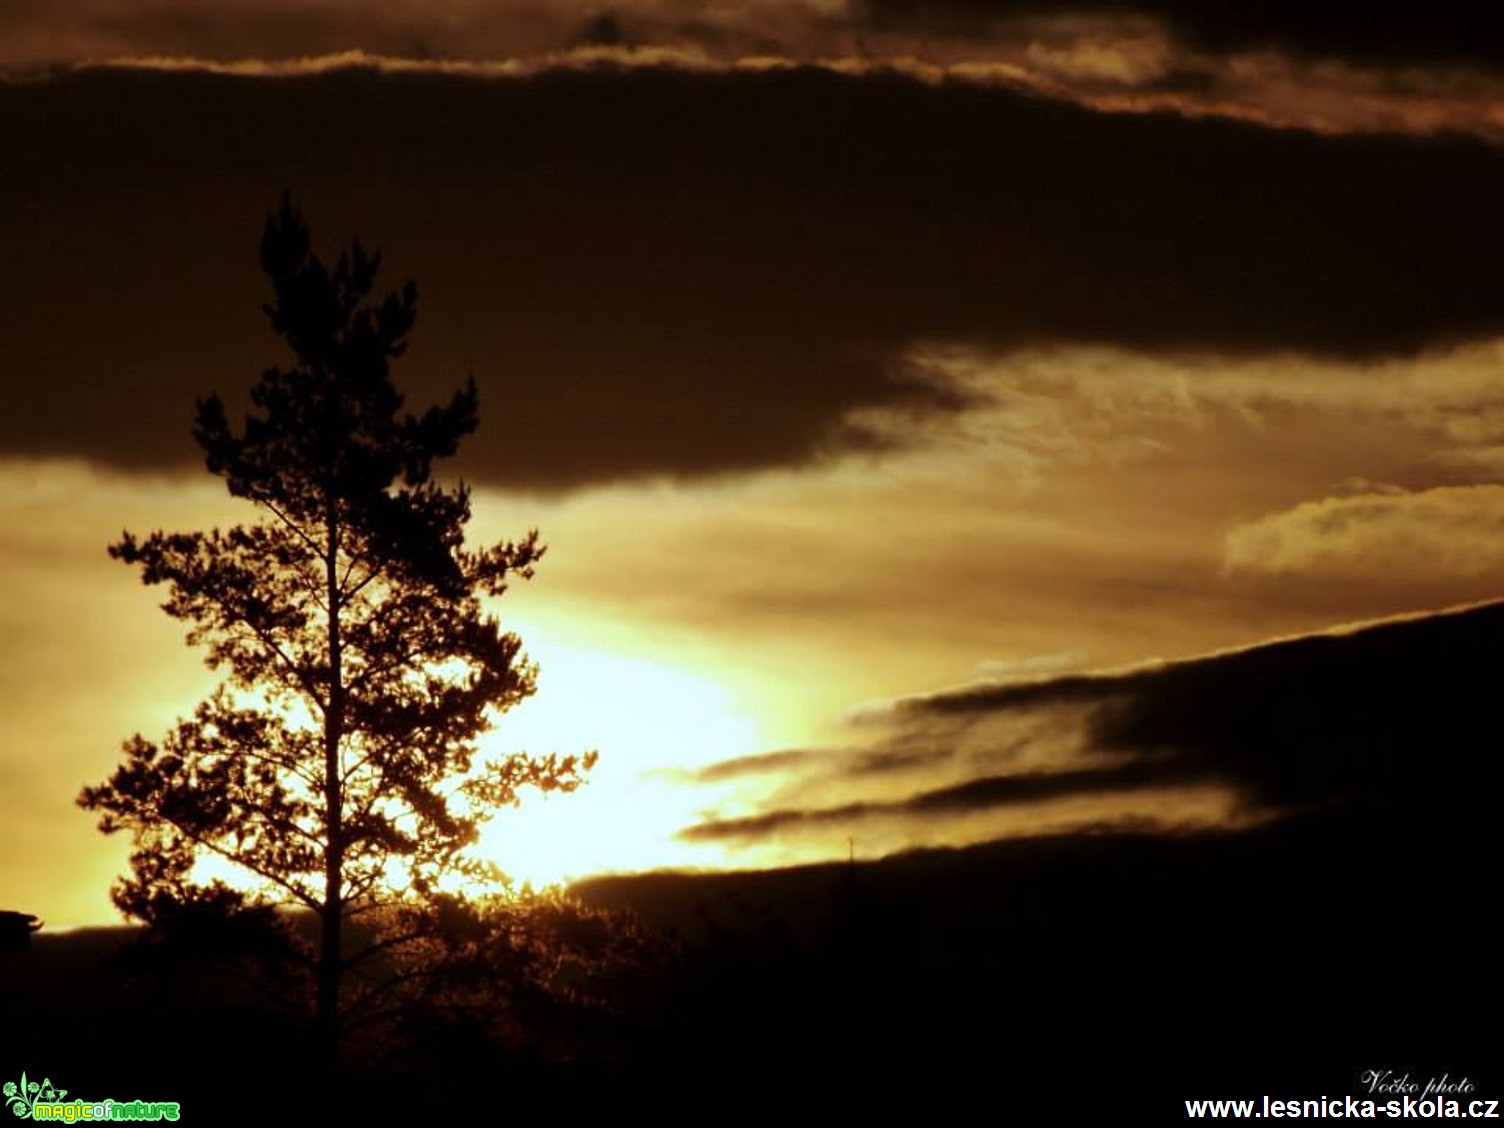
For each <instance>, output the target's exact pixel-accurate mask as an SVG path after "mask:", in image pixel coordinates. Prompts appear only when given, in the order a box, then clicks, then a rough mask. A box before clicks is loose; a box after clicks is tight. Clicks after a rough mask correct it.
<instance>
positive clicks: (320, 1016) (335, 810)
mask: <svg viewBox="0 0 1504 1128" xmlns="http://www.w3.org/2000/svg"><path fill="white" fill-rule="evenodd" d="M325 532H326V534H327V542H326V543H327V555H326V557H325V561H324V563H325V572H326V579H327V584H328V587H327V595H328V608H329V691H328V695H327V708H326V709H325V711H324V821H325V825H324V833H325V838H326V842H325V852H324V907H323V913H322V920H321V921H320V922H319V923H320V930H319V931H320V940H321V942H320V946H319V962H318V1012H317V1015H316V1022H317V1026H318V1036H319V1041H320V1048H321V1051H322V1053H323V1054H324V1056H325V1061H326V1063H327V1064H328V1065H330V1066H333V1065H334V1064H335V1062H336V1058H337V1055H338V1050H339V1035H340V1029H339V1026H340V1022H339V1003H340V998H339V996H340V990H339V988H340V975H341V972H342V971H343V958H344V957H343V945H342V943H341V926H342V925H343V923H344V904H343V899H344V889H343V877H344V840H343V837H344V834H343V816H344V811H343V800H344V789H343V787H342V784H341V780H340V760H339V745H340V741H341V740H342V739H343V737H344V719H345V718H344V710H345V694H344V677H343V673H342V671H341V661H340V630H339V626H340V624H339V612H340V607H339V594H340V593H339V526H338V514H337V512H336V510H335V502H334V498H333V496H332V494H331V496H330V498H329V501H328V506H327V510H326V517H325Z"/></svg>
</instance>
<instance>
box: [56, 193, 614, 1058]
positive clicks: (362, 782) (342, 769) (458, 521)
mask: <svg viewBox="0 0 1504 1128" xmlns="http://www.w3.org/2000/svg"><path fill="white" fill-rule="evenodd" d="M260 257H261V266H262V268H263V269H264V271H265V272H266V274H267V276H268V277H269V279H270V281H271V284H272V288H273V292H274V299H273V301H272V302H271V304H269V305H268V306H266V307H265V309H266V313H267V315H268V317H269V318H270V320H271V326H272V329H273V330H274V331H275V332H276V333H277V334H278V335H279V336H280V337H282V338H283V339H284V340H285V341H286V343H287V344H288V345H289V346H290V348H291V352H292V360H291V363H290V364H289V365H287V366H285V367H273V368H270V369H268V370H267V371H266V372H265V373H264V374H263V375H262V377H261V379H260V381H259V382H258V383H257V384H256V385H255V386H254V387H253V389H252V391H251V403H252V410H251V412H250V414H249V415H248V416H247V417H246V419H245V422H244V425H243V427H242V428H240V429H238V430H237V429H236V428H235V427H234V426H232V425H231V423H230V421H229V419H228V417H227V413H226V409H225V405H224V403H223V402H222V401H221V400H220V398H219V397H218V396H217V395H210V396H209V397H207V398H206V399H203V400H201V401H199V403H198V406H197V416H196V426H195V428H194V435H195V438H196V439H197V441H198V443H199V445H200V447H202V448H203V451H204V453H205V455H206V460H207V465H208V468H209V470H210V471H212V472H213V473H215V474H217V475H219V476H220V477H222V478H223V479H224V480H225V483H226V485H227V486H228V488H229V491H230V493H231V494H232V495H233V496H235V497H238V498H243V499H245V500H247V501H249V502H251V503H253V504H254V505H255V507H256V509H257V510H258V511H259V514H260V520H259V521H258V522H257V523H254V524H248V525H240V526H236V527H234V528H231V529H229V530H227V531H223V532H222V531H220V530H218V529H214V530H212V531H209V532H190V533H163V532H155V533H152V534H151V535H150V536H148V537H146V538H145V539H144V540H141V539H138V538H137V537H136V536H134V535H132V534H131V533H125V534H124V535H123V536H122V537H121V539H120V540H119V541H118V542H117V543H115V544H113V545H111V546H110V554H111V555H112V556H114V557H116V558H118V559H120V560H123V561H125V562H127V563H129V564H132V565H136V566H139V568H140V570H141V576H142V579H143V580H144V582H145V583H147V584H164V585H166V586H167V588H168V591H169V595H168V598H167V600H166V602H165V603H164V604H163V608H164V610H166V611H167V613H168V614H169V615H171V616H173V617H174V618H177V619H181V620H183V621H185V622H187V623H188V624H190V629H189V632H188V636H187V638H188V642H189V643H190V645H203V646H205V647H206V648H207V656H206V661H207V663H208V664H209V666H210V667H211V668H214V669H218V670H222V671H224V673H225V675H226V677H225V679H224V681H223V683H222V684H221V685H220V687H219V688H218V689H217V690H216V691H215V692H214V693H213V694H212V695H211V696H210V697H209V698H208V699H206V700H205V701H203V702H202V703H201V704H200V705H199V706H198V707H197V710H196V711H195V712H194V714H193V715H192V716H191V717H188V718H186V719H181V720H179V721H178V723H177V725H176V727H175V728H173V729H172V731H171V732H169V733H168V734H167V736H166V737H165V739H163V740H162V741H161V742H160V743H153V742H151V741H148V740H146V739H144V738H143V737H141V736H140V735H137V736H135V737H133V738H131V739H130V740H129V741H127V742H126V744H125V749H124V751H125V760H124V762H123V763H122V764H121V765H120V766H119V768H118V769H117V770H116V772H115V774H114V775H113V776H112V777H111V778H110V779H109V780H107V781H106V782H105V783H103V784H101V785H99V786H97V787H87V788H85V789H84V790H83V791H82V793H81V794H80V796H79V803H80V804H81V805H82V806H83V807H85V808H87V809H90V810H94V811H99V812H102V818H101V821H100V828H101V829H102V830H103V831H104V832H105V833H111V832H114V831H118V830H128V831H130V832H131V833H132V834H133V836H134V848H133V851H132V854H131V871H132V872H131V873H130V875H129V876H127V877H125V878H123V879H122V880H121V881H119V882H118V883H117V884H116V886H115V888H114V890H113V898H114V901H115V903H116V905H117V906H119V908H120V909H122V910H123V911H124V912H125V913H127V914H128V915H129V916H131V917H135V918H138V919H140V920H143V921H146V922H149V923H150V922H154V921H164V920H183V919H192V918H193V914H192V913H191V912H189V913H188V915H187V917H186V918H185V912H184V909H185V906H187V907H189V908H190V909H191V908H192V907H193V906H195V905H197V906H200V907H208V908H210V909H212V910H213V912H214V913H217V914H220V915H230V916H233V915H236V914H237V913H239V914H241V915H243V916H244V917H245V918H246V920H247V921H249V922H252V923H254V921H255V920H256V919H261V920H263V921H264V919H265V914H264V913H261V912H260V910H261V909H262V908H264V906H266V905H267V904H270V903H273V902H282V903H286V904H289V905H292V906H297V907H301V908H302V909H304V910H307V911H309V912H311V913H313V914H315V915H316V918H317V921H318V942H317V952H316V954H313V955H311V956H310V957H309V958H310V962H311V963H312V965H313V968H314V972H315V978H316V981H317V991H316V1008H315V1010H316V1015H317V1023H318V1028H319V1030H320V1031H321V1033H322V1035H323V1037H324V1039H325V1044H326V1045H327V1046H329V1047H331V1048H332V1047H333V1045H334V1044H335V1041H336V1039H337V1038H338V1036H339V1029H340V1022H341V1014H342V1013H343V1011H344V1009H345V1008H346V1007H348V1006H358V1005H359V1004H360V1003H361V1002H362V999H361V998H359V997H351V998H347V997H345V995H347V994H349V995H355V994H356V985H357V984H358V985H359V988H360V994H364V993H365V992H366V990H367V988H368V987H370V986H371V977H370V976H368V975H364V974H362V973H363V972H365V971H368V970H369V969H370V968H372V967H376V966H378V965H382V966H389V964H390V960H391V958H392V956H393V953H394V952H395V951H397V950H399V949H400V948H401V946H402V945H403V944H404V943H405V942H407V941H410V940H411V941H418V942H422V941H426V940H431V939H432V937H433V936H434V935H436V934H439V933H441V932H442V921H441V920H440V919H439V918H440V917H441V916H442V915H443V914H442V913H441V912H439V911H438V909H440V908H442V907H443V905H444V904H446V903H448V901H449V900H452V898H450V897H449V895H448V894H446V893H445V892H444V890H445V888H446V886H445V884H444V882H445V879H446V877H448V876H451V875H459V876H460V877H462V878H466V879H491V878H495V877H496V876H497V875H496V874H495V872H494V869H493V868H492V867H489V866H487V865H485V864H483V863H482V862H480V861H478V860H476V859H475V858H473V857H471V856H469V855H467V853H466V848H467V847H469V846H471V845H472V844H473V843H474V842H475V840H476V836H477V830H478V825H479V822H480V820H481V819H482V818H483V817H484V816H486V815H488V814H489V813H490V812H491V811H492V810H494V809H495V808H496V807H498V806H499V805H505V804H511V803H514V802H515V801H516V793H517V789H518V788H519V787H521V786H523V785H525V784H533V785H535V786H537V787H539V788H542V789H545V790H547V789H562V790H572V789H573V788H574V787H575V786H577V785H578V784H579V782H580V780H581V776H582V773H583V772H584V771H585V770H587V769H588V768H589V766H590V762H591V760H592V759H593V754H591V755H588V756H585V757H583V758H577V757H573V756H569V757H564V758H558V757H555V756H547V757H531V756H527V755H525V754H521V753H519V754H516V755H512V756H510V757H507V758H504V759H502V760H500V761H483V760H482V759H481V758H480V757H479V756H478V754H477V749H476V741H477V738H478V737H480V736H481V734H482V733H484V732H485V731H486V730H487V729H488V728H489V727H490V725H491V724H492V722H493V720H494V719H495V717H496V716H497V715H498V714H499V713H500V712H502V711H504V710H506V709H508V708H510V707H511V706H513V705H515V704H516V703H517V702H519V701H521V700H522V699H523V698H525V697H526V696H527V695H529V694H530V693H532V691H533V688H534V674H535V671H534V668H533V667H532V665H531V664H530V663H529V662H528V661H527V660H526V659H525V657H524V656H523V654H522V651H521V644H520V642H519V640H518V639H517V637H516V636H515V635H513V634H510V633H508V632H505V631H503V630H502V629H501V627H500V626H499V625H498V623H497V622H496V620H495V619H493V618H491V617H489V616H488V615H487V613H486V612H485V610H484V609H483V607H482V604H481V597H482V596H485V595H490V596H499V595H500V594H501V593H502V592H503V591H505V589H506V586H507V581H508V579H509V578H511V577H514V576H521V577H524V578H528V577H531V575H532V573H533V566H534V565H535V564H536V562H537V561H538V559H539V557H540V556H541V555H542V554H543V548H542V546H541V545H540V544H539V543H538V537H537V533H536V531H533V532H530V533H529V534H528V535H527V536H526V537H524V538H523V539H521V540H519V541H516V542H504V543H500V544H496V545H493V546H491V547H488V548H483V549H476V550H472V549H468V548H466V547H465V545H464V529H465V525H466V522H467V521H468V519H469V517H470V505H469V494H468V490H467V489H466V488H465V487H464V486H463V485H459V486H455V487H448V488H446V487H444V486H442V485H440V484H438V483H436V482H435V481H434V480H433V479H432V478H431V476H430V473H431V468H432V465H433V463H434V461H435V460H436V459H439V458H443V457H445V456H448V455H452V454H453V453H454V452H455V450H456V448H457V446H458V444H459V442H460V440H461V439H462V438H463V437H464V436H465V435H467V434H469V433H470V432H471V431H473V430H474V429H475V427H476V422H477V414H476V413H477V398H476V392H475V386H474V382H473V381H471V382H470V384H469V385H468V386H467V387H466V388H465V389H464V390H462V391H460V392H459V393H457V394H456V395H455V396H454V397H453V398H452V399H451V400H450V402H449V403H448V404H447V405H445V406H442V407H434V408H430V409H429V410H427V411H426V412H424V413H423V414H421V415H413V414H408V413H405V412H404V411H403V400H402V396H401V395H400V394H399V393H398V392H397V390H396V389H395V387H394V386H393V384H392V380H391V376H390V366H391V362H392V361H393V360H395V359H396V358H397V357H399V356H401V355H402V353H403V351H404V349H405V347H406V338H407V335H408V333H409V331H410V329H411V328H412V325H413V321H414V315H415V300H416V289H415V287H414V284H413V283H412V282H407V283H406V284H405V285H404V286H403V287H402V288H401V289H400V290H398V291H396V292H394V293H391V294H389V295H387V296H386V297H385V298H383V299H381V300H379V301H376V300H372V299H371V292H372V288H373V285H374V283H375V279H376V275H377V271H378V268H379V265H380V256H379V255H377V254H369V253H367V252H366V251H365V250H364V249H363V248H362V246H361V244H360V242H359V241H358V240H354V241H352V243H351V246H350V247H349V249H348V250H347V251H346V252H344V253H342V254H341V255H340V257H339V260H338V262H337V264H336V265H335V266H334V267H333V268H332V269H330V268H329V267H327V266H326V265H325V264H324V263H323V262H321V261H320V259H319V258H318V256H317V255H315V254H314V253H313V251H312V249H311V243H310V237H309V232H308V228H307V226H306V224H305V223H304V221H303V218H302V216H301V214H300V213H299V212H298V211H297V210H296V209H295V208H294V207H293V205H292V204H291V202H290V201H289V200H286V199H284V200H283V202H282V205H281V207H280V208H279V210H277V211H276V212H275V213H273V214H271V215H269V216H268V218H267V223H266V228H265V233H264V236H263V238H262V242H261V255H260ZM204 855H218V856H219V857H221V858H224V859H227V860H228V861H230V862H232V863H234V864H235V865H236V866H238V867H240V868H241V869H243V870H244V871H247V872H248V873H249V874H252V875H254V876H255V877H256V878H258V879H259V885H260V891H259V892H241V891H238V890H236V889H232V888H230V887H229V886H227V885H226V884H225V883H224V882H222V881H219V880H214V881H209V882H204V881H202V880H199V879H197V878H196V875H195V873H194V866H195V863H196V862H197V861H198V859H199V858H201V857H203V856H204ZM342 984H344V985H345V986H346V990H345V991H342ZM373 989H374V988H373Z"/></svg>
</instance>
